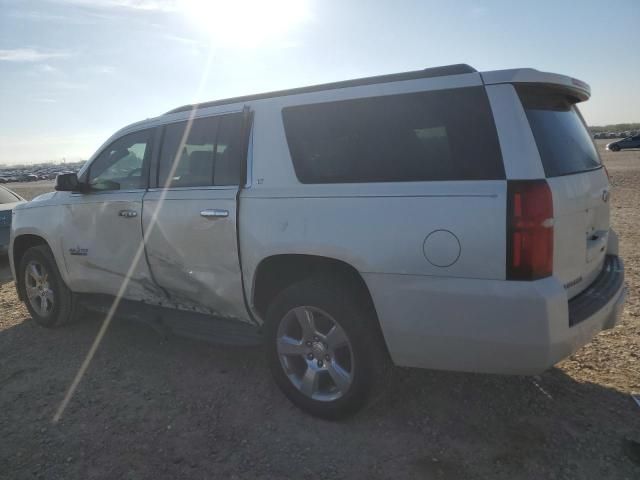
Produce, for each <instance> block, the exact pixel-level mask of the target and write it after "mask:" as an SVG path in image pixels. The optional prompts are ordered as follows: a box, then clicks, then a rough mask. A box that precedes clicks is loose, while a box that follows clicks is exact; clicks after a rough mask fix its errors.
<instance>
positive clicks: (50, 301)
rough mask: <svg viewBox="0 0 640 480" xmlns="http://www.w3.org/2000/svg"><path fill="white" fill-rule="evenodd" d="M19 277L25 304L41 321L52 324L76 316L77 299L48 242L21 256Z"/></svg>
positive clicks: (55, 325)
mask: <svg viewBox="0 0 640 480" xmlns="http://www.w3.org/2000/svg"><path fill="white" fill-rule="evenodd" d="M17 277H18V282H19V283H18V288H19V289H20V292H21V294H22V298H23V300H24V304H25V305H26V307H27V310H29V313H30V314H31V318H33V320H34V321H35V322H36V323H37V324H38V325H41V326H43V327H48V328H51V327H57V326H60V325H63V324H65V323H68V322H70V321H71V320H73V319H74V317H75V312H76V303H77V302H76V300H75V297H74V295H73V292H71V290H69V288H68V287H67V285H66V284H65V283H64V281H63V280H62V277H61V276H60V271H59V270H58V267H57V265H56V261H55V259H54V257H53V254H52V253H51V250H50V249H49V247H48V246H46V245H38V246H36V247H31V248H29V249H28V250H27V251H26V252H25V254H24V255H23V256H22V258H21V260H20V263H19V266H18V272H17Z"/></svg>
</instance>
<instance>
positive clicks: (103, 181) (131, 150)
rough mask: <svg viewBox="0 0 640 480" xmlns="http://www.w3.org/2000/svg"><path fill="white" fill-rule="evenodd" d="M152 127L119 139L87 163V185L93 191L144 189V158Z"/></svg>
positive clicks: (147, 149)
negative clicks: (88, 164) (89, 164)
mask: <svg viewBox="0 0 640 480" xmlns="http://www.w3.org/2000/svg"><path fill="white" fill-rule="evenodd" d="M152 134H153V130H143V131H140V132H135V133H131V134H129V135H125V136H124V137H122V138H119V139H118V140H116V141H115V142H113V143H112V144H111V145H109V146H108V147H107V148H106V149H104V150H103V151H102V153H100V155H99V156H98V157H97V158H96V159H95V160H94V161H93V162H92V163H91V166H90V167H89V184H90V185H91V187H92V188H93V189H94V190H130V189H138V188H146V179H145V176H144V171H145V170H144V168H143V165H144V161H145V158H146V157H147V156H148V154H149V150H150V145H151V138H152Z"/></svg>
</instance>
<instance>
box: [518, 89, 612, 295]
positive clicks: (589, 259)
mask: <svg viewBox="0 0 640 480" xmlns="http://www.w3.org/2000/svg"><path fill="white" fill-rule="evenodd" d="M516 90H517V92H518V95H519V96H520V100H521V102H522V105H523V107H524V109H525V112H526V115H527V119H528V121H529V125H530V126H531V130H532V132H533V136H534V138H535V141H536V144H537V146H538V151H539V152H540V158H541V160H542V165H543V167H544V171H545V176H546V177H547V182H548V184H549V187H550V189H551V192H552V196H553V216H554V223H553V226H554V249H553V274H554V275H555V276H556V277H557V278H559V279H560V280H561V281H562V283H563V284H564V287H565V289H566V291H567V295H568V297H569V298H572V297H574V296H575V295H577V294H578V293H580V292H581V291H582V290H584V289H585V288H586V287H588V286H589V285H590V284H591V283H592V282H593V280H594V279H595V278H596V277H597V275H598V273H599V272H600V271H601V270H602V266H603V263H604V258H605V255H606V250H607V240H608V235H609V202H608V201H609V181H608V178H607V174H606V171H605V170H604V168H602V165H601V161H600V157H599V155H598V151H597V150H596V147H595V145H594V143H593V140H592V139H591V136H590V135H589V132H588V130H587V128H586V125H585V122H584V120H583V118H582V115H581V114H580V112H579V110H578V108H577V106H576V103H577V101H578V99H577V98H575V97H574V96H572V95H571V92H570V91H563V90H562V89H561V88H557V87H551V86H535V85H534V86H530V85H521V86H517V87H516Z"/></svg>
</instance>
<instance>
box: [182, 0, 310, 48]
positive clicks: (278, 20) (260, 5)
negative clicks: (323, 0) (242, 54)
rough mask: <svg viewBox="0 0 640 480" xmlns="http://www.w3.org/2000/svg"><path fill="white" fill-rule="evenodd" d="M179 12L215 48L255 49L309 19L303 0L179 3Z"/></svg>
mask: <svg viewBox="0 0 640 480" xmlns="http://www.w3.org/2000/svg"><path fill="white" fill-rule="evenodd" d="M178 9H179V10H180V11H181V12H182V13H183V14H184V15H185V16H186V17H187V19H188V20H189V21H190V22H191V23H192V24H193V25H194V26H195V27H196V28H197V29H198V30H200V31H202V32H204V33H206V34H207V35H208V36H209V37H210V38H211V42H212V43H213V44H214V45H226V46H236V47H256V46H260V45H263V44H265V43H270V42H273V41H277V40H279V39H282V38H283V37H284V36H285V35H286V34H287V33H288V32H289V31H290V30H291V29H292V28H294V27H296V26H298V25H300V24H301V23H303V22H304V21H306V20H308V19H309V18H310V12H309V5H308V3H307V2H306V1H304V0H270V1H264V0H262V1H261V0H235V1H234V0H180V1H179V3H178Z"/></svg>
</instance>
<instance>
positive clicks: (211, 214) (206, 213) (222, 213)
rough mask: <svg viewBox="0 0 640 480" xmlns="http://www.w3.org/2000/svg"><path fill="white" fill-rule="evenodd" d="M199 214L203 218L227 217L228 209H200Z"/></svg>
mask: <svg viewBox="0 0 640 480" xmlns="http://www.w3.org/2000/svg"><path fill="white" fill-rule="evenodd" d="M200 216H201V217H204V218H208V219H210V220H215V219H217V218H227V217H228V216H229V210H218V209H211V210H202V211H201V212H200Z"/></svg>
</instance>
